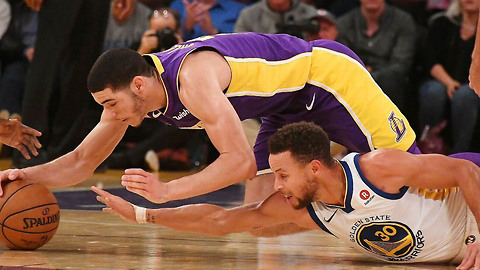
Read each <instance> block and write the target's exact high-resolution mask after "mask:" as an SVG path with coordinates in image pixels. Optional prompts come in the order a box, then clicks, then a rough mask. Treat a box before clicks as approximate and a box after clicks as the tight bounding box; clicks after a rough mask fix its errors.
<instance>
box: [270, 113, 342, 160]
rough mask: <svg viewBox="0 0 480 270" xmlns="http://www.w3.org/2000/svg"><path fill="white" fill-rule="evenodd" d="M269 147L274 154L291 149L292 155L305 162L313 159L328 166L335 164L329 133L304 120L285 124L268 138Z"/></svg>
mask: <svg viewBox="0 0 480 270" xmlns="http://www.w3.org/2000/svg"><path fill="white" fill-rule="evenodd" d="M268 149H269V151H270V154H274V155H275V154H279V153H283V152H287V151H290V153H291V155H292V157H293V158H294V159H296V160H297V161H298V162H300V163H303V164H307V163H309V162H310V161H312V160H319V161H320V162H322V163H324V164H325V165H327V166H328V167H331V166H333V164H334V159H333V158H332V155H331V154H330V140H329V139H328V135H327V134H326V133H325V131H323V129H322V128H321V127H319V126H317V125H315V124H314V123H309V122H304V121H302V122H298V123H293V124H288V125H285V126H283V127H282V128H281V129H279V130H278V131H277V132H276V133H275V134H273V136H272V137H270V139H269V140H268Z"/></svg>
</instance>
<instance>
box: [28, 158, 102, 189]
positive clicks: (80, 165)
mask: <svg viewBox="0 0 480 270" xmlns="http://www.w3.org/2000/svg"><path fill="white" fill-rule="evenodd" d="M97 165H98V164H96V163H95V162H86V161H85V160H82V159H81V158H80V156H79V153H78V152H76V151H72V152H70V153H68V154H66V155H64V156H62V157H60V158H58V159H55V160H53V161H51V162H49V163H46V164H43V165H39V166H34V167H29V168H25V169H22V170H23V172H24V177H23V178H24V179H27V180H29V181H32V182H36V183H41V184H43V185H45V186H48V187H61V186H71V185H75V184H77V183H80V182H82V181H83V180H85V179H87V178H88V177H90V176H91V175H92V174H93V172H94V170H95V168H96V167H97Z"/></svg>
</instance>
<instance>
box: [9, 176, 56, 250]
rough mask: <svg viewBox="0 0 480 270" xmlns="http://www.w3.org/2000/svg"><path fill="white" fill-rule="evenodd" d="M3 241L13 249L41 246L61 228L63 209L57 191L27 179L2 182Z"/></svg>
mask: <svg viewBox="0 0 480 270" xmlns="http://www.w3.org/2000/svg"><path fill="white" fill-rule="evenodd" d="M2 188H3V196H2V197H0V226H1V229H2V231H1V233H0V241H1V242H2V243H3V244H4V245H5V246H6V247H8V248H10V249H28V250H32V249H37V248H39V247H41V246H43V245H45V244H46V243H47V242H48V241H50V239H52V237H53V236H54V235H55V232H56V231H57V228H58V224H59V222H60V208H59V206H58V202H57V199H56V198H55V196H54V195H53V193H52V192H51V191H50V190H49V189H48V188H46V187H45V186H43V185H40V184H32V183H27V182H26V181H25V180H17V181H6V182H4V183H2Z"/></svg>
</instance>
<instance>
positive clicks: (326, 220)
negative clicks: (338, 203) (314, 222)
mask: <svg viewBox="0 0 480 270" xmlns="http://www.w3.org/2000/svg"><path fill="white" fill-rule="evenodd" d="M337 211H338V209H337V210H335V212H333V214H332V215H331V216H330V218H329V219H326V218H323V220H325V222H327V223H328V222H330V221H331V220H332V218H333V216H335V214H336V213H337Z"/></svg>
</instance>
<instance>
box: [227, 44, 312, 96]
mask: <svg viewBox="0 0 480 270" xmlns="http://www.w3.org/2000/svg"><path fill="white" fill-rule="evenodd" d="M225 59H226V60H227V62H228V64H229V65H230V68H231V70H232V81H231V83H230V86H229V87H228V90H227V92H226V94H225V95H226V96H227V97H234V96H273V95H275V94H276V93H280V92H294V91H298V90H300V89H302V88H303V87H304V86H305V83H306V82H307V78H308V73H309V69H310V63H311V53H310V52H306V53H302V54H298V55H296V56H294V57H292V58H289V59H286V60H280V61H267V60H265V59H261V58H233V57H229V56H226V57H225Z"/></svg>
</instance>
